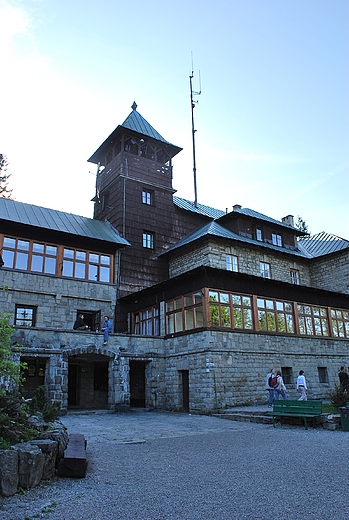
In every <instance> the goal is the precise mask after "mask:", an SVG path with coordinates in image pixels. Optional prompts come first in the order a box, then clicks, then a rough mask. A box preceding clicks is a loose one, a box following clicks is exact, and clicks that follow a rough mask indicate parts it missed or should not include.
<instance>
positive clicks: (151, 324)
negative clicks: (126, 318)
mask: <svg viewBox="0 0 349 520" xmlns="http://www.w3.org/2000/svg"><path fill="white" fill-rule="evenodd" d="M132 333H133V334H141V335H143V336H159V334H160V324H159V307H151V308H150V309H145V310H142V311H139V312H135V313H134V314H133V331H132Z"/></svg>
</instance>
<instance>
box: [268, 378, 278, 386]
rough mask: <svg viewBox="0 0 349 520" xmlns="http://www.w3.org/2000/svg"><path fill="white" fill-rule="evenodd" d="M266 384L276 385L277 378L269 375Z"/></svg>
mask: <svg viewBox="0 0 349 520" xmlns="http://www.w3.org/2000/svg"><path fill="white" fill-rule="evenodd" d="M268 385H269V386H270V387H271V388H276V387H277V386H278V378H277V377H276V376H270V377H269V379H268Z"/></svg>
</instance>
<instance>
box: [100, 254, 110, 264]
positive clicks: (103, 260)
mask: <svg viewBox="0 0 349 520" xmlns="http://www.w3.org/2000/svg"><path fill="white" fill-rule="evenodd" d="M101 264H103V265H110V256H106V255H101Z"/></svg>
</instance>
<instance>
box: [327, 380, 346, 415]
mask: <svg viewBox="0 0 349 520" xmlns="http://www.w3.org/2000/svg"><path fill="white" fill-rule="evenodd" d="M328 397H329V399H330V401H331V404H332V405H333V406H334V408H336V409H337V410H339V408H340V407H341V406H345V405H346V404H347V402H348V401H349V395H348V393H347V392H344V390H343V388H342V387H341V386H339V385H335V388H334V390H333V391H332V392H330V393H329V395H328Z"/></svg>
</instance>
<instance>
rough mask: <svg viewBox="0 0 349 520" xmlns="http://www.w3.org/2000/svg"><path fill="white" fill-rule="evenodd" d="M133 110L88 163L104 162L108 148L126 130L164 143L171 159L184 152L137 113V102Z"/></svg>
mask: <svg viewBox="0 0 349 520" xmlns="http://www.w3.org/2000/svg"><path fill="white" fill-rule="evenodd" d="M131 108H132V112H131V113H130V114H129V115H128V116H127V117H126V119H125V121H124V122H123V123H122V124H121V125H118V126H117V127H116V128H115V130H114V131H113V132H112V133H111V134H110V135H109V137H107V139H106V140H105V141H104V143H102V144H101V146H100V147H99V148H98V149H97V150H96V151H95V152H94V154H93V155H91V157H90V158H89V159H88V162H92V163H96V164H97V163H98V162H102V161H101V157H102V156H103V155H104V154H105V152H106V150H107V148H108V147H109V145H110V144H111V143H112V142H113V141H114V139H116V137H117V136H118V135H119V134H122V133H123V131H124V129H127V130H129V131H131V132H133V133H136V134H138V135H139V136H145V137H148V138H150V139H154V140H155V141H158V142H160V143H163V144H164V145H165V146H166V147H167V148H168V149H170V150H171V153H170V155H171V157H174V156H175V155H176V154H177V153H178V152H180V151H181V150H182V148H180V147H179V146H176V145H174V144H171V143H170V142H169V141H166V139H164V138H163V137H162V136H161V135H160V134H159V132H157V131H156V130H155V128H153V127H152V126H151V124H150V123H148V121H147V120H146V119H144V117H143V116H142V115H141V114H140V113H139V112H137V104H136V102H135V101H134V102H133V104H132V107H131Z"/></svg>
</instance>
